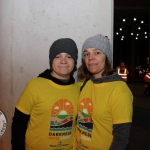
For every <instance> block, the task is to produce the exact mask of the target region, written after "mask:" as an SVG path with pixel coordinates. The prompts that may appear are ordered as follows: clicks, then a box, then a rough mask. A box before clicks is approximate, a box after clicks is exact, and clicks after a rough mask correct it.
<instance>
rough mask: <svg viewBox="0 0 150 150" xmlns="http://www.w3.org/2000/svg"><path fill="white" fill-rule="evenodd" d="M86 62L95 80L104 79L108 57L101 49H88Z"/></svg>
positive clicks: (85, 53)
mask: <svg viewBox="0 0 150 150" xmlns="http://www.w3.org/2000/svg"><path fill="white" fill-rule="evenodd" d="M83 55H84V61H85V64H86V67H87V69H88V71H89V72H90V73H92V75H93V76H94V77H95V78H100V77H102V73H103V71H104V67H105V60H106V56H105V54H103V53H102V52H101V51H100V50H99V49H96V48H88V49H86V50H85V51H84V53H83Z"/></svg>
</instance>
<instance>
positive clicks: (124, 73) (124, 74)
mask: <svg viewBox="0 0 150 150" xmlns="http://www.w3.org/2000/svg"><path fill="white" fill-rule="evenodd" d="M116 71H117V72H118V74H119V75H120V76H121V77H122V78H123V79H124V80H125V81H126V82H127V76H128V74H129V71H128V70H127V68H126V67H125V64H124V62H121V63H120V66H119V67H117V68H116Z"/></svg>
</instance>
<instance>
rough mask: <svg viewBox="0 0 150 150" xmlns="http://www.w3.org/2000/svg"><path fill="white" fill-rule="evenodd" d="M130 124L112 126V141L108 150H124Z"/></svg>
mask: <svg viewBox="0 0 150 150" xmlns="http://www.w3.org/2000/svg"><path fill="white" fill-rule="evenodd" d="M130 127H131V123H122V124H114V125H113V141H112V144H111V146H110V149H109V150H125V148H126V145H127V144H128V141H129V140H128V139H129V133H130Z"/></svg>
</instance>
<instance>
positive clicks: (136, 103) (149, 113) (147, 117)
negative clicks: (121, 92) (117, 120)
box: [126, 79, 150, 150]
mask: <svg viewBox="0 0 150 150" xmlns="http://www.w3.org/2000/svg"><path fill="white" fill-rule="evenodd" d="M127 85H128V86H129V88H130V89H131V91H132V93H133V96H134V100H133V121H132V125H131V131H130V138H129V144H128V145H127V147H126V150H150V96H147V95H144V94H143V93H144V90H145V87H144V82H143V81H142V80H140V79H134V80H129V82H127Z"/></svg>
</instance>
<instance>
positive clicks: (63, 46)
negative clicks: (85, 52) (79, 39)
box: [49, 38, 78, 66]
mask: <svg viewBox="0 0 150 150" xmlns="http://www.w3.org/2000/svg"><path fill="white" fill-rule="evenodd" d="M60 53H68V54H69V55H70V56H71V57H72V58H73V60H74V63H75V65H76V63H77V57H78V48H77V45H76V43H75V42H74V41H73V40H72V39H70V38H61V39H58V40H56V41H54V42H53V44H52V45H51V47H50V49H49V63H50V66H52V62H53V59H54V58H55V57H56V56H57V55H58V54H60Z"/></svg>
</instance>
